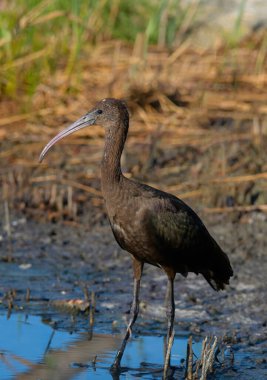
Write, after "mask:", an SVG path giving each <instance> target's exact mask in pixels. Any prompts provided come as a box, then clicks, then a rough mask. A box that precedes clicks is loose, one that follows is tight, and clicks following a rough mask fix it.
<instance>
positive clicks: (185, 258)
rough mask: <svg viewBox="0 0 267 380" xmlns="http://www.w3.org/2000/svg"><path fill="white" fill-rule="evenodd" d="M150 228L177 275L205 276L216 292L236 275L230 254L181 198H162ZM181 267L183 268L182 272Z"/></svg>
mask: <svg viewBox="0 0 267 380" xmlns="http://www.w3.org/2000/svg"><path fill="white" fill-rule="evenodd" d="M146 225H147V228H148V229H149V232H150V236H152V239H153V243H154V244H155V245H157V247H158V250H159V251H160V252H162V253H163V254H164V257H163V261H165V262H168V263H169V264H170V265H171V266H173V267H175V268H176V269H177V272H183V271H185V270H186V271H190V272H195V273H202V274H203V276H204V277H205V278H206V280H207V281H208V282H209V283H210V285H211V286H212V287H213V288H214V289H216V290H217V289H220V288H223V284H224V283H228V281H229V277H230V276H231V275H232V273H233V272H232V268H231V265H230V262H229V259H228V257H227V255H226V254H225V253H224V252H223V251H222V249H221V248H220V247H219V245H218V244H217V243H216V241H215V240H214V239H213V238H212V236H211V235H210V234H209V232H208V230H207V228H206V227H205V225H204V224H203V222H202V221H201V219H200V218H199V217H198V215H197V214H196V213H195V212H194V211H193V210H192V209H191V208H190V207H189V206H187V205H186V204H185V203H184V202H182V201H181V200H180V199H178V198H175V197H173V198H168V199H164V198H163V199H160V200H159V201H158V202H157V207H155V204H154V207H153V209H150V210H149V211H148V212H147V224H146ZM180 268H181V269H180Z"/></svg>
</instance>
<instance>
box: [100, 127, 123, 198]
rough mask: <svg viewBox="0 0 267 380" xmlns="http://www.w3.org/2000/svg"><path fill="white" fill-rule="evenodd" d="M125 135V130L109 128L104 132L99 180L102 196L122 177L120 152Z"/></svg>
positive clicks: (114, 187) (112, 188) (117, 183)
mask: <svg viewBox="0 0 267 380" xmlns="http://www.w3.org/2000/svg"><path fill="white" fill-rule="evenodd" d="M126 137H127V130H126V131H125V129H124V128H123V127H122V128H116V129H115V128H110V129H107V130H106V132H105V147H104V154H103V158H102V163H101V182H102V192H103V195H104V197H105V196H106V194H107V193H108V192H111V191H113V190H114V189H116V187H117V186H118V185H119V183H120V180H121V178H122V177H123V175H122V172H121V162H120V160H121V154H122V151H123V147H124V144H125V140H126Z"/></svg>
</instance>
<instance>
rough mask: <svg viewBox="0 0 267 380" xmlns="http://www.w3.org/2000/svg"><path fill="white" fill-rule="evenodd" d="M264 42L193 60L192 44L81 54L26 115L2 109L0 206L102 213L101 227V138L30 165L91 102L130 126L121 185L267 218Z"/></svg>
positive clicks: (116, 44)
mask: <svg viewBox="0 0 267 380" xmlns="http://www.w3.org/2000/svg"><path fill="white" fill-rule="evenodd" d="M139 37H140V36H139ZM265 38H266V37H265V35H264V34H263V33H258V34H254V35H251V36H250V37H247V39H246V41H243V42H242V43H240V45H239V46H238V47H236V48H235V49H234V50H233V49H227V48H226V47H224V46H217V47H216V48H214V49H213V50H202V49H198V50H197V49H196V48H194V49H193V48H192V47H191V44H190V41H187V42H186V43H184V44H182V45H180V47H179V48H178V49H177V50H176V51H173V52H172V53H169V52H168V51H167V50H166V49H162V48H159V47H157V48H156V47H150V48H149V49H148V51H147V53H146V54H145V55H144V44H145V40H144V39H142V38H137V39H136V43H135V44H134V46H129V45H128V44H126V43H122V42H120V41H110V42H105V43H101V44H99V45H97V46H95V47H94V48H93V50H92V48H90V47H88V49H87V51H86V54H85V55H84V57H83V60H81V62H80V66H81V71H80V72H79V73H78V74H77V73H76V74H77V75H75V76H69V75H68V74H67V73H66V71H64V70H61V69H58V70H57V71H56V72H55V74H54V75H53V76H52V77H50V78H47V79H46V81H45V83H41V84H40V85H39V86H38V87H37V90H36V92H35V94H34V96H33V97H32V98H31V102H32V103H31V111H30V112H27V113H21V111H20V104H21V102H24V103H25V104H26V103H27V102H28V100H27V98H23V97H22V98H20V99H18V100H17V101H14V100H13V101H3V102H2V104H1V105H0V110H1V118H0V139H1V140H0V144H1V145H0V148H1V149H0V163H1V169H0V191H1V194H2V199H3V200H4V202H8V206H9V208H11V209H13V207H15V208H17V209H20V210H27V213H29V214H30V215H36V216H37V217H40V216H42V217H43V216H44V215H46V218H48V219H49V220H54V219H55V220H58V219H64V220H67V221H74V222H76V221H77V220H79V217H80V216H81V215H82V214H83V210H84V205H85V204H86V202H88V201H89V203H88V204H90V205H92V206H94V207H95V210H99V211H97V212H96V213H94V218H96V219H94V220H97V218H101V215H102V213H101V212H102V211H101V210H102V208H103V203H102V199H101V193H100V184H99V162H100V160H101V155H102V147H103V131H102V130H101V128H100V127H97V126H96V127H92V128H88V129H87V130H84V131H83V132H82V133H79V134H77V135H75V136H73V137H70V138H68V139H66V140H64V141H63V142H62V143H61V146H56V147H55V148H54V149H53V151H51V152H50V154H49V156H48V158H47V159H46V161H45V164H44V165H38V163H37V161H38V156H39V153H40V151H41V149H42V147H43V146H44V145H45V144H46V143H47V142H48V140H49V139H50V138H51V137H52V136H54V135H55V134H56V133H57V132H58V131H59V130H60V129H61V128H62V127H63V125H66V124H68V123H70V122H72V121H73V120H75V119H76V118H78V117H79V116H81V115H82V114H83V113H85V112H86V111H88V109H90V107H91V106H93V105H94V103H95V102H96V101H97V100H99V99H101V98H104V97H117V98H124V99H126V100H127V102H128V105H129V108H130V111H131V115H132V118H131V128H130V134H129V138H128V142H127V148H126V153H125V155H124V157H123V167H124V169H125V170H126V172H127V175H128V176H133V177H135V178H137V179H140V180H143V181H145V182H147V183H150V184H152V185H155V186H157V187H160V188H161V189H163V190H166V191H170V192H172V193H174V194H176V195H178V196H180V197H182V198H184V199H187V200H188V201H189V202H191V203H197V204H198V205H199V207H200V208H202V209H203V211H207V212H224V211H227V212H228V211H232V210H237V211H238V212H241V213H242V211H244V212H247V211H250V210H255V209H256V210H257V209H259V210H261V211H264V212H265V211H266V208H267V183H266V178H267V155H266V149H265V146H266V141H267V106H266V95H267V94H266V88H267V86H266V85H267V74H266V51H265V50H264V49H263V45H264V41H265ZM252 45H253V48H251V46H252ZM259 62H260V66H259ZM44 210H45V212H44ZM94 220H93V221H92V222H94Z"/></svg>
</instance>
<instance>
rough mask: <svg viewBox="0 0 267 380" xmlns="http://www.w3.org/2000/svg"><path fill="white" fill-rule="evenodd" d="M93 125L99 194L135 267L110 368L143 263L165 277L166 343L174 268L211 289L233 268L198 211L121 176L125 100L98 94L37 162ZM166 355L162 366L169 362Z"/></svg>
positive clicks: (170, 332)
mask: <svg viewBox="0 0 267 380" xmlns="http://www.w3.org/2000/svg"><path fill="white" fill-rule="evenodd" d="M92 124H99V125H102V126H103V127H104V128H105V148H104V154H103V159H102V164H101V180H102V181H101V183H102V193H103V197H104V199H105V202H106V208H107V213H108V217H109V221H110V225H111V228H112V231H113V234H114V236H115V239H116V240H117V242H118V244H119V245H120V246H121V248H122V249H124V250H126V251H128V252H130V253H131V255H132V257H133V268H134V300H133V305H132V317H131V321H130V323H129V325H128V328H127V331H126V335H125V338H124V340H123V343H122V347H121V349H120V350H119V351H118V353H117V356H116V359H115V362H114V364H113V369H114V368H115V369H116V368H118V367H119V366H120V361H121V358H122V355H123V352H124V348H125V346H126V343H127V340H128V338H129V335H130V330H131V328H132V326H133V324H134V322H135V320H136V318H137V314H138V308H139V306H138V304H139V288H140V280H141V276H142V270H143V265H144V263H148V264H151V265H154V266H157V267H160V268H162V269H163V270H164V271H165V272H166V274H167V276H168V291H167V317H168V334H167V341H168V343H169V344H171V341H172V339H170V338H171V337H172V335H173V320H174V294H173V281H174V278H175V275H176V273H181V274H182V275H183V276H186V275H187V274H188V272H194V273H196V274H199V273H201V274H202V275H203V276H204V277H205V279H206V280H207V281H208V283H209V284H210V285H211V287H212V288H213V289H215V290H220V289H224V286H225V284H228V283H229V278H230V277H231V276H232V275H233V271H232V268H231V265H230V262H229V259H228V257H227V255H226V254H225V253H224V252H223V251H222V249H221V248H220V247H219V245H218V244H217V243H216V241H215V240H214V239H213V238H212V237H211V235H210V234H209V232H208V230H207V229H206V227H205V225H204V224H203V223H202V221H201V219H200V218H199V217H198V216H197V214H196V213H195V212H194V211H193V210H192V209H191V208H190V207H189V206H187V205H186V204H185V203H184V202H183V201H182V200H180V199H178V198H177V197H175V196H174V195H171V194H168V193H165V192H163V191H160V190H157V189H155V188H152V187H150V186H147V185H145V184H141V183H138V182H135V181H132V180H130V179H128V178H126V177H124V176H123V174H122V172H121V166H120V158H121V154H122V150H123V147H124V143H125V140H126V137H127V132H128V125H129V115H128V111H127V107H126V105H125V104H124V103H123V102H122V101H120V100H116V99H103V100H102V101H100V102H99V103H97V105H96V106H95V108H94V109H93V110H91V111H90V112H88V113H87V114H86V115H85V116H83V117H82V118H81V119H79V120H78V121H77V122H75V123H74V124H72V125H71V126H70V127H68V128H66V129H65V130H64V131H63V132H61V133H59V134H58V135H57V136H56V137H54V139H52V140H51V141H50V142H49V143H48V144H47V146H46V147H45V148H44V150H43V151H42V153H41V156H40V161H41V160H42V159H43V158H44V156H45V154H46V153H47V152H48V150H49V149H50V148H51V146H52V145H54V144H55V143H56V142H57V141H58V140H60V139H61V138H63V137H65V136H67V135H69V134H71V133H73V132H75V131H76V130H79V129H81V128H83V127H86V126H88V125H92ZM169 361H170V357H169V354H166V356H165V365H164V368H165V370H166V369H167V367H168V365H169Z"/></svg>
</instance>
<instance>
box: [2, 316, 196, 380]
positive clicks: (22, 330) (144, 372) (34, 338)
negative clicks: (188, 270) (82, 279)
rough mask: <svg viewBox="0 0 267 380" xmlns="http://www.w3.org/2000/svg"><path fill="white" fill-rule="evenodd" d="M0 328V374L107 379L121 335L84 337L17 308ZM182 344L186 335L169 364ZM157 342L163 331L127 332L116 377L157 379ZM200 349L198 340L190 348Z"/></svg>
mask: <svg viewBox="0 0 267 380" xmlns="http://www.w3.org/2000/svg"><path fill="white" fill-rule="evenodd" d="M0 332H1V333H0V379H1V380H8V379H21V380H24V379H25V380H31V379H32V380H37V379H40V380H65V379H68V380H83V379H84V380H85V379H86V380H87V379H100V378H101V379H112V376H111V374H110V372H109V367H110V365H111V364H112V361H113V359H114V357H115V353H116V350H117V348H118V347H119V345H120V342H121V337H118V336H112V335H105V334H94V335H93V338H92V339H89V338H88V334H87V333H82V334H78V333H74V334H70V333H69V332H65V331H58V330H53V327H51V326H50V325H48V324H45V323H43V322H42V319H41V318H40V317H37V316H25V315H23V314H12V315H11V317H10V318H9V319H7V317H6V316H0ZM186 344H187V337H177V338H176V339H175V341H174V345H173V349H172V364H173V365H177V366H178V365H180V362H181V359H184V358H185V355H186ZM163 345H164V340H163V337H157V336H138V337H133V338H131V340H130V341H129V343H128V345H127V348H126V351H125V354H124V357H123V360H122V363H121V364H122V367H123V368H124V369H125V372H123V373H122V374H121V375H120V377H116V379H132V378H144V379H152V378H153V379H155V378H158V379H160V378H161V376H162V372H161V370H162V363H163ZM200 350H201V343H195V344H194V352H195V353H196V354H199V352H200ZM95 356H96V358H95ZM94 361H95V364H94V363H93V362H94Z"/></svg>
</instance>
